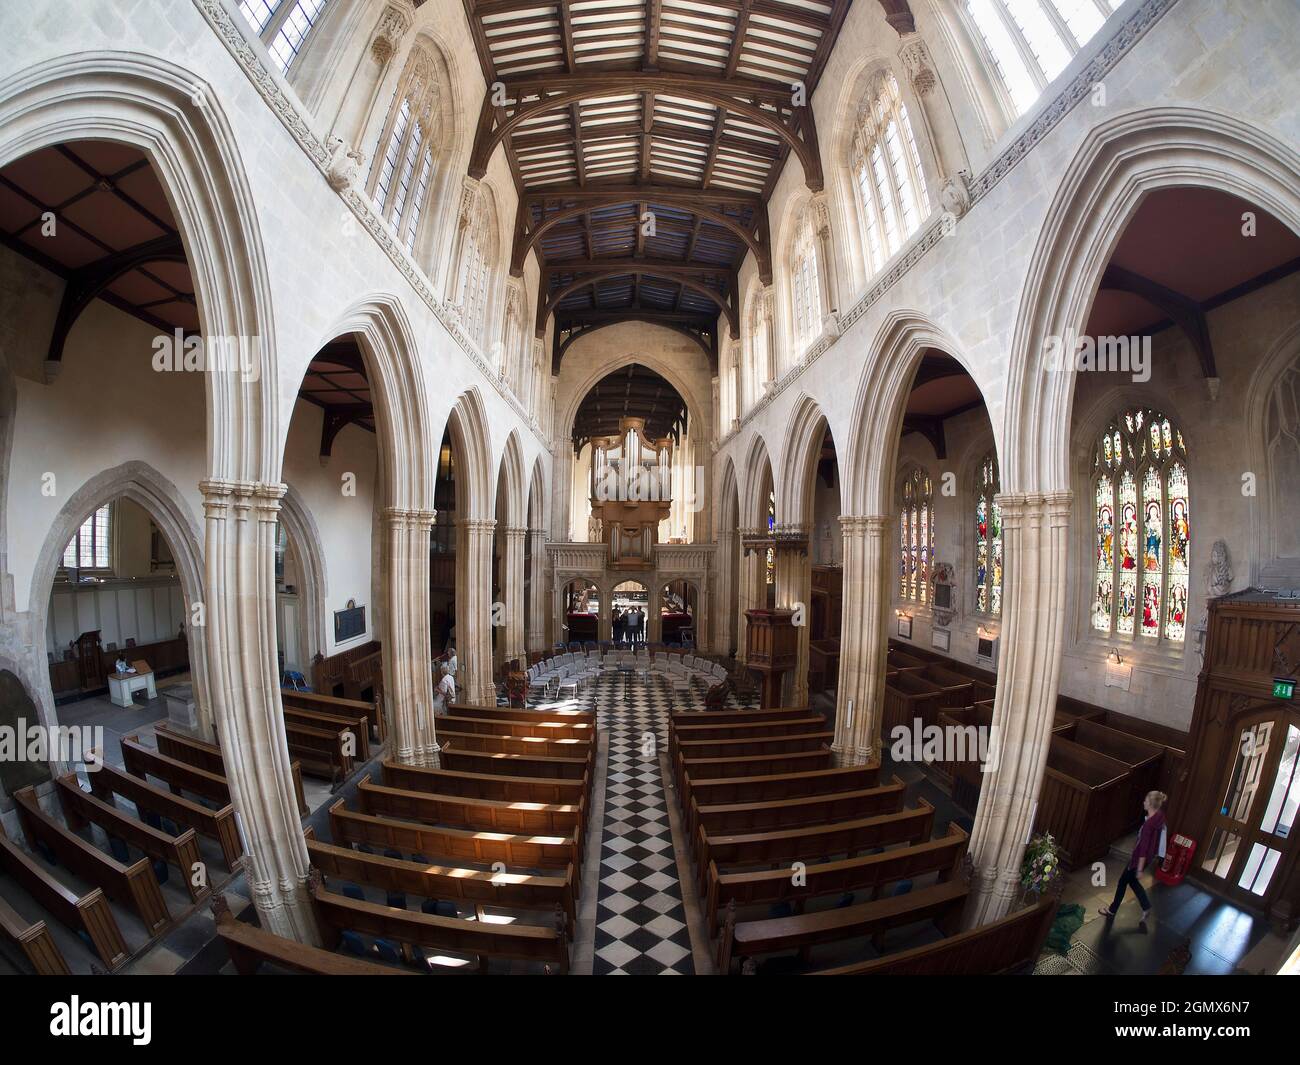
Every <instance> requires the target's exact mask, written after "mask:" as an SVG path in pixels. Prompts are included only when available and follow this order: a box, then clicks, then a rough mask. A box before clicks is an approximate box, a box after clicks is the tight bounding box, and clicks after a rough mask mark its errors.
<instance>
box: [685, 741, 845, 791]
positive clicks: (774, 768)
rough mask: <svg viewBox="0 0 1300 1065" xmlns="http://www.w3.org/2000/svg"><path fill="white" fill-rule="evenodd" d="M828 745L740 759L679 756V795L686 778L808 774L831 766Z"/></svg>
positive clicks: (720, 778)
mask: <svg viewBox="0 0 1300 1065" xmlns="http://www.w3.org/2000/svg"><path fill="white" fill-rule="evenodd" d="M831 768H833V767H832V765H831V752H830V749H829V748H823V749H822V750H819V751H792V752H790V753H788V754H758V755H748V756H742V757H740V758H689V759H687V758H682V757H681V756H680V755H679V756H678V759H677V766H676V776H677V786H678V788H679V789H680V790H679V792H678V794H685V789H686V781H687V779H688V778H689V779H692V780H695V779H698V780H722V779H725V778H728V777H762V776H783V775H785V774H789V773H806V772H809V771H811V770H814V769H831Z"/></svg>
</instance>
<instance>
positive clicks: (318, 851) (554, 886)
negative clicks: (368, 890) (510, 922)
mask: <svg viewBox="0 0 1300 1065" xmlns="http://www.w3.org/2000/svg"><path fill="white" fill-rule="evenodd" d="M307 855H308V857H310V858H311V864H312V865H314V866H315V867H316V868H317V869H319V870H320V871H321V872H322V873H324V874H326V875H327V876H337V877H341V878H343V879H344V880H350V881H351V882H353V883H355V884H370V885H371V886H372V887H377V888H383V889H384V890H385V891H400V892H402V893H403V894H407V895H415V896H416V897H418V898H422V899H455V900H459V901H461V902H464V903H467V904H469V906H471V907H472V908H473V909H474V911H475V913H476V914H477V915H478V916H479V917H480V918H481V916H482V912H483V907H484V906H497V907H500V908H501V909H508V910H537V911H544V912H547V913H553V912H554V910H555V907H556V906H559V907H560V908H561V909H562V910H563V911H564V913H565V916H566V918H567V923H568V929H569V938H570V939H572V938H573V933H574V930H575V928H576V927H577V920H578V909H577V899H578V873H577V870H576V868H575V867H574V866H572V865H570V866H567V867H566V868H565V870H564V875H563V876H538V875H530V874H527V873H493V872H487V871H486V870H483V869H465V868H459V867H456V866H447V865H425V864H424V863H423V862H412V861H407V860H406V859H403V858H387V857H384V856H383V855H382V854H367V853H365V851H358V850H353V849H352V848H351V847H338V846H335V845H334V844H332V843H321V842H318V841H317V840H314V839H308V840H307Z"/></svg>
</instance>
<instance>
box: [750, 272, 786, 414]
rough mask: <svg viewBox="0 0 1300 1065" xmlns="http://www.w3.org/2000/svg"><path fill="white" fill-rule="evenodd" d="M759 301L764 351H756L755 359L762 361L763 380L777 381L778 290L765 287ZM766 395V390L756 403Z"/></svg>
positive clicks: (757, 398)
mask: <svg viewBox="0 0 1300 1065" xmlns="http://www.w3.org/2000/svg"><path fill="white" fill-rule="evenodd" d="M759 299H760V300H761V301H762V303H761V304H760V309H761V311H762V314H763V350H762V351H755V352H754V357H755V358H757V359H761V360H762V363H761V365H762V366H763V367H764V369H763V380H764V381H775V380H776V379H777V378H778V377H779V376H780V367H778V366H777V364H776V351H777V347H776V290H775V289H774V288H773V287H772V286H771V285H764V286H763V291H762V293H761V294H760V295H759ZM766 393H767V390H766V389H764V390H763V391H761V392H759V394H758V395H757V396H755V397H754V401H755V402H757V401H758V400H759V399H761V398H762V397H763V396H764V395H766Z"/></svg>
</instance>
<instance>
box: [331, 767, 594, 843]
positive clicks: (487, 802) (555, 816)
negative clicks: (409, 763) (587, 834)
mask: <svg viewBox="0 0 1300 1065" xmlns="http://www.w3.org/2000/svg"><path fill="white" fill-rule="evenodd" d="M357 803H358V805H359V806H360V807H361V812H362V813H367V814H374V815H375V816H376V817H395V818H397V819H398V820H402V821H425V822H427V823H429V824H434V825H447V826H450V827H453V828H466V829H471V830H473V831H476V832H504V833H507V834H524V833H537V834H540V835H544V836H572V837H573V838H574V841H575V842H576V844H577V851H578V862H579V863H581V861H582V841H583V831H584V827H585V825H586V814H587V797H586V796H585V795H583V796H581V797H580V798H579V799H578V802H577V804H576V805H569V804H559V803H531V802H500V801H498V800H495V799H467V798H465V797H463V796H458V795H432V794H429V793H428V792H423V791H408V790H406V789H404V788H393V787H388V786H386V785H383V784H375V783H374V782H373V781H370V780H363V781H361V783H360V784H359V785H358V786H357Z"/></svg>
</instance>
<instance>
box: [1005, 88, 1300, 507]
mask: <svg viewBox="0 0 1300 1065" xmlns="http://www.w3.org/2000/svg"><path fill="white" fill-rule="evenodd" d="M1297 173H1300V154H1297V152H1296V151H1295V150H1294V149H1292V148H1290V147H1288V146H1287V145H1285V144H1283V143H1281V142H1279V141H1277V140H1275V139H1274V138H1273V137H1272V136H1271V135H1270V134H1268V133H1266V132H1264V131H1263V130H1260V129H1258V128H1257V127H1255V126H1251V125H1249V124H1247V123H1246V122H1244V121H1242V120H1241V119H1238V118H1235V117H1233V116H1230V115H1225V114H1221V113H1219V112H1213V111H1208V110H1201V109H1192V108H1182V107H1159V108H1147V109H1143V110H1138V111H1129V112H1126V113H1124V114H1122V115H1118V116H1116V117H1115V118H1113V119H1111V120H1110V121H1108V122H1104V123H1101V124H1100V125H1098V126H1097V127H1096V128H1095V129H1093V130H1092V131H1091V132H1090V133H1089V135H1088V137H1087V139H1086V140H1085V142H1084V144H1083V146H1082V147H1081V148H1080V149H1079V151H1078V152H1077V153H1076V154H1075V157H1074V160H1073V162H1072V163H1071V164H1070V166H1069V169H1068V170H1067V171H1066V174H1065V177H1064V178H1063V179H1062V181H1061V183H1060V185H1059V186H1058V188H1057V192H1056V195H1055V197H1054V198H1053V201H1052V205H1051V207H1050V208H1049V210H1048V212H1047V217H1046V219H1045V220H1044V224H1043V227H1042V232H1041V236H1040V238H1039V241H1038V244H1037V247H1036V248H1035V250H1034V255H1033V258H1032V259H1031V261H1030V265H1029V271H1028V275H1027V277H1026V280H1025V287H1024V292H1023V295H1022V298H1021V302H1020V309H1019V312H1018V314H1017V318H1016V324H1015V328H1014V331H1013V333H1012V341H1011V352H1010V366H1009V369H1008V375H1007V378H1008V384H1007V403H1006V408H1005V411H1004V412H1003V416H1004V420H1005V424H1004V426H1003V431H1002V435H1003V439H1004V440H1006V441H1007V442H1008V450H1007V452H1006V454H1005V456H1004V460H1003V463H1002V470H1003V490H1004V491H1013V492H1049V491H1062V490H1066V489H1068V486H1069V447H1068V445H1067V443H1066V441H1065V439H1064V437H1063V436H1062V434H1061V432H1060V427H1061V426H1064V425H1069V424H1070V412H1071V406H1072V404H1073V399H1074V374H1073V372H1072V371H1071V370H1068V369H1067V370H1065V371H1063V372H1057V373H1047V372H1044V366H1043V351H1044V347H1045V345H1046V341H1047V338H1048V337H1070V336H1079V335H1081V334H1082V333H1083V331H1084V329H1085V327H1086V324H1087V318H1088V312H1089V310H1090V308H1091V306H1092V302H1093V297H1094V295H1095V294H1096V291H1097V286H1098V284H1099V283H1100V280H1101V275H1102V272H1103V271H1104V270H1105V268H1106V264H1107V263H1108V262H1109V260H1110V256H1111V254H1112V252H1113V250H1114V248H1115V244H1116V243H1117V242H1118V240H1119V238H1120V236H1121V234H1122V232H1123V229H1124V226H1125V224H1126V223H1127V222H1128V220H1129V219H1130V218H1131V217H1132V216H1133V213H1134V212H1135V211H1136V210H1137V207H1138V205H1139V204H1140V202H1141V201H1142V199H1143V198H1144V197H1145V196H1146V195H1147V194H1148V193H1150V192H1151V191H1153V190H1155V189H1159V188H1166V187H1170V186H1187V185H1194V186H1203V187H1206V188H1214V189H1218V190H1220V191H1223V192H1228V193H1232V194H1234V195H1237V196H1239V197H1241V198H1242V199H1244V200H1247V201H1248V202H1251V203H1255V204H1258V205H1259V206H1260V207H1262V208H1264V209H1265V210H1267V211H1268V212H1269V213H1271V214H1273V215H1274V216H1275V217H1277V218H1278V219H1279V220H1280V221H1282V222H1283V223H1284V224H1286V225H1288V226H1289V227H1290V228H1291V229H1292V230H1293V231H1295V232H1300V178H1297V176H1296V175H1297Z"/></svg>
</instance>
